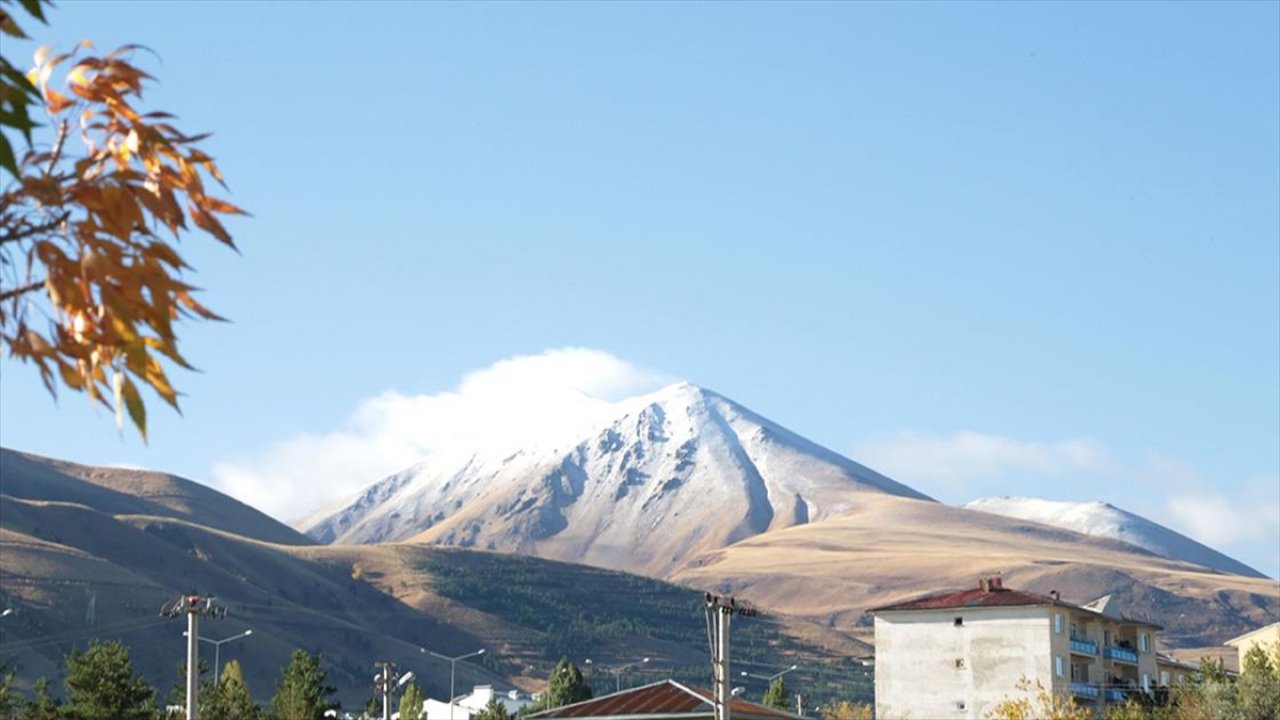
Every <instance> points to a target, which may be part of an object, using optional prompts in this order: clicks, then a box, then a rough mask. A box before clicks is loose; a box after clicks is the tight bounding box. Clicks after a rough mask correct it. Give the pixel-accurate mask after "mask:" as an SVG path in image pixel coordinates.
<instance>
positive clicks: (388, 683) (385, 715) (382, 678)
mask: <svg viewBox="0 0 1280 720" xmlns="http://www.w3.org/2000/svg"><path fill="white" fill-rule="evenodd" d="M373 666H374V667H376V668H381V669H380V670H379V671H378V674H377V675H374V676H373V691H374V692H376V693H378V694H379V695H381V696H382V720H391V694H392V693H393V692H395V690H396V688H398V687H400V686H401V685H404V684H405V683H407V682H409V681H410V680H412V679H413V672H412V671H410V672H407V673H405V674H404V675H401V674H400V673H398V672H396V664H395V663H393V662H390V661H387V662H380V663H374V664H373Z"/></svg>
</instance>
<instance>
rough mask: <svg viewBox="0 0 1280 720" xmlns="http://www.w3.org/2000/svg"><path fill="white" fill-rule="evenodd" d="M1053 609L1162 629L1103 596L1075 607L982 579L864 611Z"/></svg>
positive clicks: (997, 579)
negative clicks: (1125, 612)
mask: <svg viewBox="0 0 1280 720" xmlns="http://www.w3.org/2000/svg"><path fill="white" fill-rule="evenodd" d="M1037 605H1044V606H1050V605H1052V606H1057V607H1062V608H1067V609H1070V610H1077V611H1080V612H1084V613H1089V614H1090V615H1100V616H1102V617H1107V618H1111V619H1112V620H1118V621H1121V622H1127V623H1135V624H1138V625H1146V626H1148V627H1153V628H1156V629H1157V630H1159V629H1162V628H1161V626H1159V625H1156V624H1154V623H1149V622H1146V621H1144V620H1135V619H1133V618H1130V617H1125V616H1123V615H1121V614H1120V613H1119V611H1118V610H1117V608H1116V604H1115V601H1114V599H1113V598H1112V597H1111V596H1110V595H1104V596H1102V597H1100V598H1098V599H1097V600H1094V601H1093V602H1091V603H1089V604H1087V605H1076V604H1074V603H1069V602H1065V601H1063V600H1062V599H1061V598H1059V597H1057V594H1056V593H1055V594H1054V595H1040V594H1038V593H1031V592H1023V591H1022V590H1013V589H1010V588H1007V587H1005V586H1004V583H1003V581H1002V580H1001V579H1000V578H999V577H989V578H982V580H981V581H979V583H978V587H976V588H967V589H965V590H945V591H943V592H939V593H931V594H929V595H923V596H921V597H917V598H913V599H911V600H906V601H904V602H900V603H894V604H892V605H885V606H883V607H878V608H872V609H871V610H868V611H867V612H870V613H872V614H875V613H884V612H901V611H905V610H950V609H965V608H988V607H1028V606H1037Z"/></svg>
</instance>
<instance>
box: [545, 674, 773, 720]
mask: <svg viewBox="0 0 1280 720" xmlns="http://www.w3.org/2000/svg"><path fill="white" fill-rule="evenodd" d="M729 709H730V712H731V713H732V714H733V716H734V717H735V718H737V717H741V718H747V719H748V720H794V719H795V717H796V716H795V715H792V714H790V713H786V712H782V711H781V710H775V709H773V708H771V707H766V706H764V705H757V704H756V703H753V702H747V701H746V700H742V699H739V698H733V699H732V700H730V701H729ZM713 712H714V710H713V707H712V696H711V692H710V691H708V690H704V689H702V688H694V687H688V686H686V685H682V684H680V683H678V682H675V681H674V680H663V681H661V682H657V683H653V684H652V685H645V686H643V687H638V688H632V689H630V690H623V691H622V692H619V693H613V694H612V695H605V696H603V697H598V698H594V699H591V700H584V701H582V702H580V703H574V704H573V705H565V706H564V707H558V708H555V709H553V710H543V711H542V712H539V713H534V714H532V715H528V716H526V717H527V718H529V720H533V719H534V718H537V719H538V720H552V718H607V717H619V716H626V717H633V716H637V715H653V716H659V717H664V716H671V715H688V716H695V715H706V716H707V717H711V715H712V714H713Z"/></svg>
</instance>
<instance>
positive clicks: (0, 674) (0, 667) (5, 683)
mask: <svg viewBox="0 0 1280 720" xmlns="http://www.w3.org/2000/svg"><path fill="white" fill-rule="evenodd" d="M20 706H21V703H20V702H19V701H18V694H17V693H16V692H14V691H13V671H12V670H10V669H9V666H8V665H5V664H4V663H0V720H13V719H14V718H16V717H18V708H19V707H20Z"/></svg>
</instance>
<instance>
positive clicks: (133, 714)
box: [63, 640, 157, 720]
mask: <svg viewBox="0 0 1280 720" xmlns="http://www.w3.org/2000/svg"><path fill="white" fill-rule="evenodd" d="M63 684H64V685H65V686H66V688H67V704H66V706H64V708H63V715H64V716H65V717H67V718H69V719H70V720H154V718H156V717H157V711H156V690H155V688H153V687H151V686H150V685H148V684H147V682H146V681H145V680H143V679H142V678H141V677H139V676H138V675H136V674H134V672H133V663H132V662H131V661H130V660H129V648H127V647H125V645H124V643H121V642H118V641H115V640H112V641H107V642H102V641H98V640H94V641H91V642H90V643H89V647H88V649H86V650H85V651H84V652H80V651H79V650H73V651H71V654H69V655H67V677H66V679H65V680H64V681H63Z"/></svg>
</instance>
